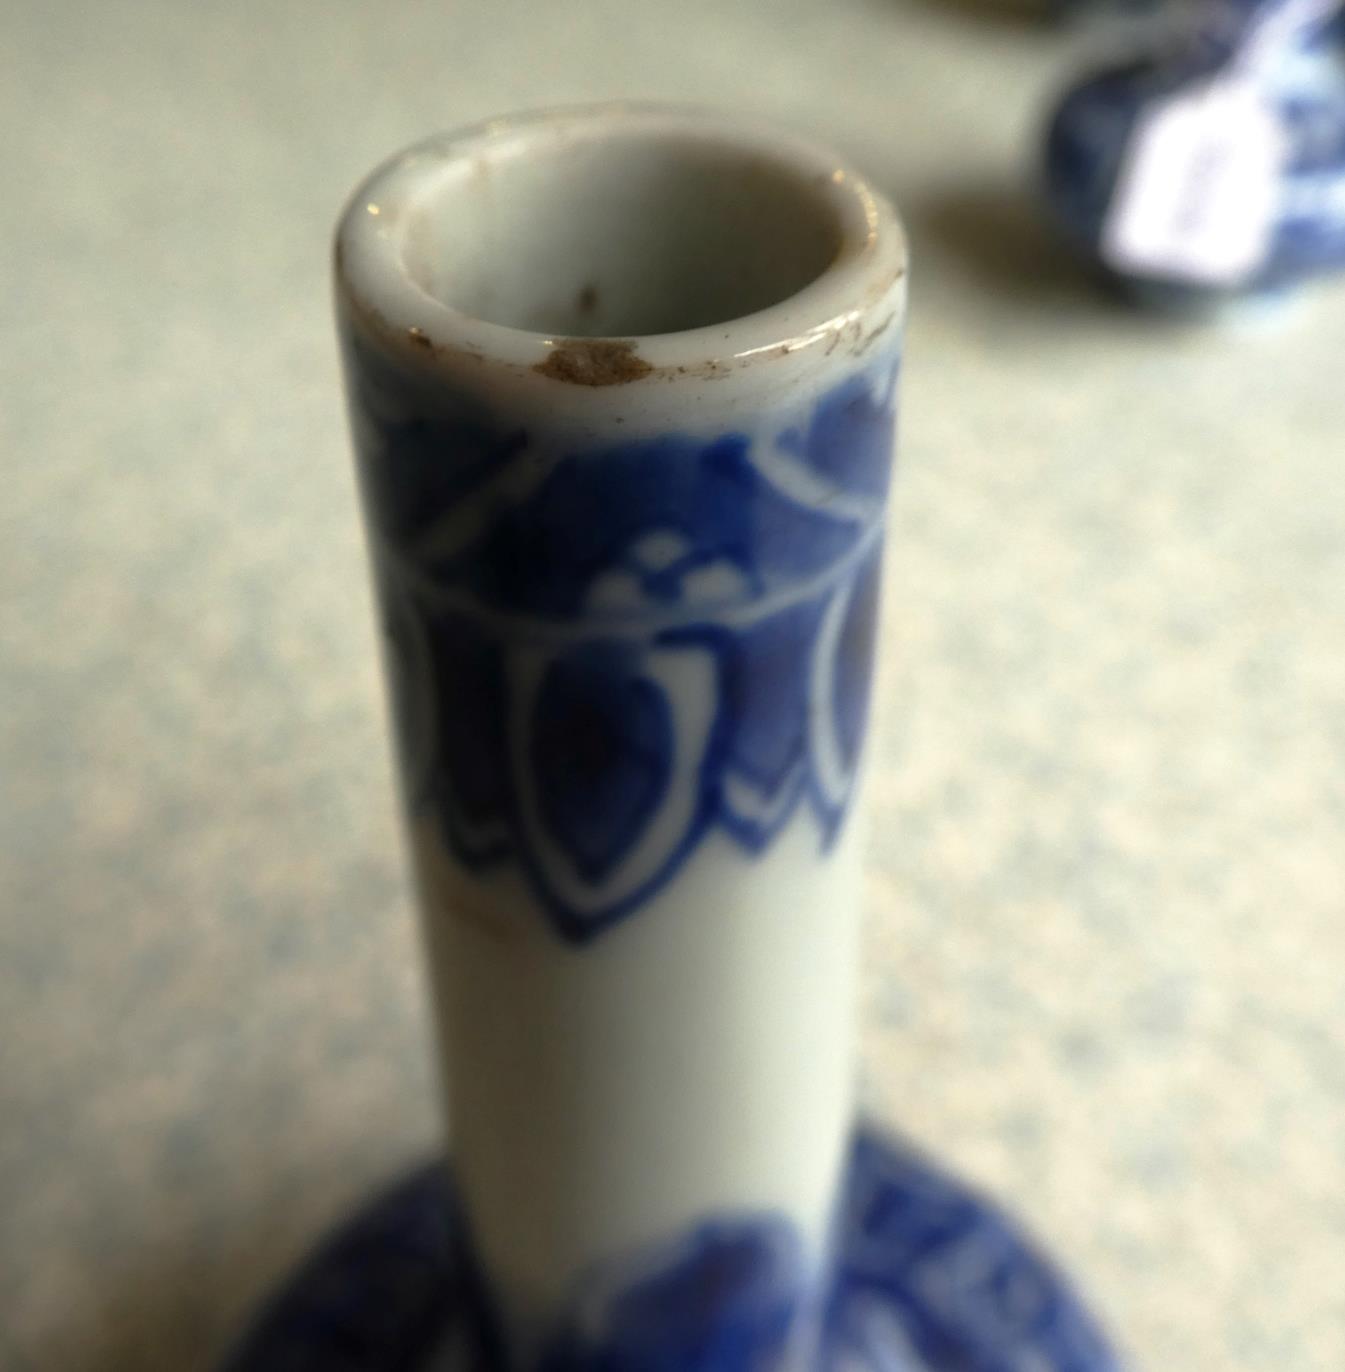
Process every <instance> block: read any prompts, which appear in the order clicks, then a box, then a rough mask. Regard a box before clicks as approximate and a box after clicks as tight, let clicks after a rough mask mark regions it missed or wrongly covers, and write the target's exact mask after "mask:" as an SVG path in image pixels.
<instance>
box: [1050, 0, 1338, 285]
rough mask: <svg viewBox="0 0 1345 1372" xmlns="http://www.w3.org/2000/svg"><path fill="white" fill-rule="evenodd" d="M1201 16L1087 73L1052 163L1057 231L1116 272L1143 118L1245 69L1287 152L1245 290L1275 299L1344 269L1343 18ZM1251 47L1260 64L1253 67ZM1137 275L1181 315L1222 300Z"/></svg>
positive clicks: (1247, 12)
mask: <svg viewBox="0 0 1345 1372" xmlns="http://www.w3.org/2000/svg"><path fill="white" fill-rule="evenodd" d="M1197 13H1198V15H1199V22H1197V23H1196V24H1194V25H1192V26H1190V27H1188V28H1186V29H1184V30H1181V31H1176V32H1169V31H1166V21H1165V20H1159V21H1156V22H1155V26H1154V27H1155V29H1156V30H1157V32H1156V36H1155V39H1154V41H1153V44H1152V46H1151V47H1150V48H1149V49H1148V50H1146V51H1143V52H1140V53H1137V54H1135V55H1133V56H1130V57H1127V58H1126V59H1124V60H1121V61H1117V62H1116V63H1114V64H1112V65H1110V66H1107V67H1104V68H1102V69H1100V70H1097V71H1094V72H1091V73H1089V74H1088V75H1086V76H1084V77H1082V78H1081V79H1080V80H1078V81H1077V82H1076V83H1075V84H1074V85H1073V86H1072V87H1071V88H1070V89H1069V90H1068V91H1067V92H1066V93H1065V94H1064V95H1063V96H1062V97H1061V99H1060V101H1059V102H1058V104H1057V106H1056V109H1055V111H1054V113H1053V115H1052V118H1051V120H1050V124H1049V127H1048V130H1047V135H1046V145H1045V161H1044V169H1045V192H1046V197H1047V201H1048V203H1049V205H1050V207H1051V209H1052V211H1053V213H1054V215H1055V217H1056V219H1057V220H1058V222H1059V223H1060V224H1061V226H1062V227H1063V228H1064V230H1065V231H1066V233H1067V234H1068V235H1069V236H1070V238H1072V239H1073V241H1074V242H1075V243H1076V245H1077V246H1078V247H1079V248H1080V250H1081V251H1082V252H1083V253H1084V254H1086V255H1087V256H1090V257H1092V258H1094V259H1096V260H1097V261H1098V262H1099V263H1100V264H1101V265H1102V266H1103V267H1104V268H1107V269H1108V270H1111V267H1110V264H1109V263H1108V262H1107V260H1106V255H1105V252H1104V250H1103V247H1102V239H1103V234H1104V229H1105V225H1106V222H1107V217H1108V214H1109V212H1110V210H1111V208H1112V202H1113V198H1114V195H1115V192H1116V190H1117V187H1118V184H1119V182H1120V180H1121V176H1122V170H1123V166H1124V164H1125V160H1126V157H1127V154H1128V152H1129V150H1130V148H1131V146H1132V143H1133V140H1134V138H1135V136H1136V134H1137V132H1138V129H1139V127H1140V125H1141V121H1142V119H1143V117H1144V115H1145V114H1146V112H1147V111H1150V110H1152V109H1154V108H1156V107H1157V106H1159V105H1160V104H1162V103H1163V102H1166V101H1168V100H1171V99H1172V98H1173V97H1175V96H1178V95H1180V94H1182V93H1184V92H1188V91H1196V90H1198V89H1201V88H1202V87H1203V86H1205V85H1206V84H1207V83H1208V82H1210V81H1212V80H1215V79H1219V78H1222V77H1224V76H1226V75H1228V74H1229V73H1231V72H1232V71H1233V69H1234V68H1235V67H1239V68H1240V70H1241V72H1242V79H1248V80H1251V81H1253V82H1254V83H1255V85H1256V87H1257V89H1258V90H1259V92H1260V94H1261V96H1262V98H1263V99H1264V101H1265V104H1266V107H1267V108H1268V110H1269V111H1270V112H1271V114H1272V116H1273V118H1274V120H1275V122H1276V124H1277V125H1278V127H1279V130H1280V132H1281V134H1282V137H1283V141H1284V148H1285V152H1284V157H1283V162H1282V165H1281V169H1280V178H1279V184H1278V187H1277V196H1276V199H1277V212H1276V215H1275V219H1274V223H1273V226H1272V231H1271V233H1270V237H1269V242H1268V245H1267V247H1266V250H1265V253H1264V256H1263V259H1262V260H1261V262H1260V263H1259V265H1258V266H1257V267H1256V268H1255V269H1254V270H1253V271H1252V272H1251V273H1250V274H1249V275H1248V277H1247V278H1246V279H1245V280H1243V281H1241V282H1239V283H1237V289H1238V290H1240V291H1248V292H1256V291H1270V290H1275V289H1278V288H1280V287H1283V286H1286V285H1289V284H1291V283H1293V282H1296V281H1299V280H1301V279H1303V278H1305V277H1308V276H1311V275H1314V274H1317V273H1320V272H1325V271H1331V270H1336V269H1340V268H1345V8H1342V6H1341V4H1340V3H1339V0H1323V3H1322V4H1320V5H1316V4H1313V3H1311V0H1309V2H1308V3H1304V0H1202V4H1201V5H1200V6H1199V7H1198V11H1197ZM1268 35H1273V36H1269V37H1268ZM1254 43H1255V44H1258V45H1260V47H1259V53H1260V55H1259V56H1258V59H1257V60H1256V61H1255V63H1251V64H1248V63H1247V62H1246V60H1245V59H1246V54H1247V53H1248V51H1249V50H1250V47H1251V45H1252V44H1254ZM1130 275H1133V276H1134V279H1135V284H1137V285H1140V286H1144V287H1146V288H1153V287H1157V288H1159V290H1160V291H1161V292H1162V293H1163V295H1161V296H1160V297H1158V298H1167V299H1169V300H1171V301H1172V302H1173V303H1177V304H1180V303H1182V302H1183V301H1184V300H1191V301H1199V300H1201V299H1202V298H1208V297H1211V296H1217V295H1219V294H1222V293H1225V292H1223V291H1222V290H1221V289H1220V288H1215V287H1211V286H1207V285H1203V284H1193V283H1189V282H1186V281H1183V280H1181V279H1179V278H1178V277H1176V276H1163V275H1160V274H1155V275H1153V276H1145V277H1140V276H1138V275H1137V274H1134V273H1130Z"/></svg>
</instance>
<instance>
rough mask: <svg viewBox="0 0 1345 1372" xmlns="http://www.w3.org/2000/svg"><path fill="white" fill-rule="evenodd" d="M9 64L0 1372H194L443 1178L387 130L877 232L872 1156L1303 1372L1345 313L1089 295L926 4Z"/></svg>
mask: <svg viewBox="0 0 1345 1372" xmlns="http://www.w3.org/2000/svg"><path fill="white" fill-rule="evenodd" d="M4 28H5V41H4V43H3V45H0V128H3V129H4V130H5V134H4V137H3V139H0V162H2V164H3V170H4V185H5V195H4V197H3V198H0V245H3V247H2V251H0V302H2V303H3V313H2V314H0V319H3V324H2V325H0V463H3V493H4V494H3V500H0V589H2V591H3V603H4V616H3V631H2V632H0V702H2V703H3V709H0V822H2V824H3V830H2V832H3V835H4V844H3V853H2V854H0V1213H2V1214H3V1223H2V1224H0V1310H3V1312H4V1315H3V1318H2V1319H0V1367H3V1368H5V1369H6V1372H8V1370H9V1369H11V1368H12V1369H15V1372H18V1369H29V1368H35V1369H42V1372H52V1370H53V1369H58V1370H59V1372H66V1369H69V1370H70V1372H85V1370H86V1369H109V1372H110V1369H124V1368H131V1367H134V1368H137V1369H142V1372H159V1370H160V1369H163V1370H165V1372H166V1370H167V1369H180V1368H186V1367H193V1366H201V1365H204V1364H205V1363H206V1362H207V1361H208V1359H209V1358H210V1356H211V1355H212V1354H213V1353H214V1352H215V1351H216V1350H217V1349H218V1348H219V1346H220V1344H221V1341H222V1340H224V1339H225V1338H227V1336H228V1333H229V1331H230V1330H231V1329H232V1328H233V1327H234V1326H235V1325H236V1322H237V1320H238V1319H239V1318H240V1316H241V1314H242V1312H243V1311H244V1310H246V1309H247V1308H248V1306H249V1305H250V1303H251V1302H252V1301H253V1300H254V1298H256V1297H257V1295H258V1294H259V1293H260V1292H262V1291H263V1290H265V1289H266V1288H267V1287H268V1286H269V1285H270V1284H271V1283H272V1282H273V1281H274V1280H275V1278H276V1277H277V1275H278V1274H279V1273H281V1272H282V1271H283V1270H284V1269H285V1268H286V1267H287V1265H288V1264H289V1263H290V1262H291V1261H292V1260H293V1258H294V1257H295V1256H296V1255H297V1254H298V1253H299V1252H300V1251H301V1250H302V1249H303V1248H304V1247H305V1245H306V1244H307V1243H308V1242H309V1241H310V1240H311V1239H312V1238H313V1236H314V1235H315V1234H317V1233H318V1232H319V1231H320V1230H321V1228H322V1227H323V1226H324V1225H325V1224H326V1223H328V1222H329V1221H330V1220H331V1219H333V1218H334V1217H335V1216H337V1215H338V1214H340V1213H341V1212H342V1211H343V1210H344V1209H345V1208H346V1207H347V1206H348V1205H349V1204H350V1203H351V1202H352V1201H353V1200H354V1198H356V1197H357V1196H359V1195H361V1194H362V1193H363V1192H364V1191H365V1190H366V1188H367V1187H368V1186H369V1185H370V1184H371V1183H372V1182H373V1181H374V1180H375V1179H378V1178H382V1177H384V1176H386V1175H388V1174H389V1173H390V1172H392V1171H394V1170H395V1169H396V1168H398V1167H399V1166H400V1165H401V1164H402V1163H403V1162H405V1161H406V1160H408V1159H410V1158H411V1157H413V1156H415V1155H417V1154H419V1153H420V1152H422V1151H423V1150H425V1149H426V1148H428V1147H429V1146H430V1144H431V1141H432V1139H433V1137H434V1130H435V1114H434V1106H433V1100H432V1070H431V1067H430V1064H429V1060H428V1054H427V1050H426V1040H425V1007H424V996H423V988H422V983H421V978H420V973H419V970H418V966H417V962H416V942H415V929H414V923H413V921H412V918H411V915H410V913H409V908H408V903H407V896H406V889H405V883H404V880H403V874H402V866H401V860H400V855H399V852H398V840H397V833H396V828H395V825H394V823H393V817H392V816H393V811H392V802H391V791H390V783H389V770H388V764H387V760H386V753H385V748H384V742H383V734H382V716H381V702H380V699H379V692H378V681H377V676H376V670H375V666H374V659H373V638H372V633H371V628H370V616H369V606H368V600H367V596H366V591H365V586H364V568H363V563H362V553H361V547H360V541H359V530H358V526H357V522H356V517H355V510H354V501H353V491H352V483H351V479H350V475H349V461H348V457H347V452H346V441H345V435H344V432H343V429H342V419H341V414H340V408H339V400H338V390H337V381H336V374H335V361H334V355H333V346H332V342H331V336H330V328H329V323H328V318H327V299H326V290H327V283H326V275H325V271H326V264H325V245H326V237H327V233H328V229H329V225H330V223H331V221H332V219H333V217H334V215H335V212H336V209H337V206H338V203H339V201H340V200H341V198H342V197H343V195H344V193H345V191H346V190H347V188H348V187H349V186H350V185H351V184H352V183H353V181H354V179H355V178H356V177H357V176H358V175H359V174H361V173H362V172H363V171H364V170H365V169H366V168H367V167H368V166H369V165H370V164H371V163H372V162H373V161H375V160H376V159H377V158H379V157H381V156H382V155H383V154H385V153H386V152H387V151H389V150H390V149H392V148H395V147H397V146H398V145H400V144H402V143H405V142H407V141H409V140H410V139H412V138H414V137H416V136H418V135H420V134H421V133H423V132H425V131H426V130H429V129H433V128H435V127H439V126H445V125H451V124H455V123H458V122H462V121H464V120H467V119H471V118H476V117H479V116H481V115H485V114H488V113H493V112H496V111H498V110H502V109H507V108H510V107H516V106H527V105H538V104H543V103H553V102H556V101H563V100H574V99H585V98H592V97H606V96H616V95H623V94H629V93H632V92H634V93H639V94H644V95H654V96H660V97H668V98H677V99H694V100H708V101H713V102H717V103H720V104H727V105H731V106H738V107H744V108H747V109H751V110H755V111H758V112H761V113H764V114H767V115H772V116H775V117H776V118H778V119H783V120H785V121H786V122H789V123H792V124H795V125H798V126H799V127H802V128H805V129H808V130H811V131H812V132H814V133H815V134H818V135H820V136H822V137H823V138H826V139H829V140H831V141H833V142H835V143H837V144H839V145H841V146H842V147H844V149H845V150H846V152H847V153H848V154H849V155H850V156H852V157H853V158H854V159H855V160H857V161H859V162H860V163H862V164H864V165H866V166H867V167H869V168H870V169H871V171H872V172H873V174H874V176H875V177H876V179H878V180H879V181H880V182H882V183H883V184H884V185H885V186H886V187H887V188H888V189H890V190H891V191H892V192H893V194H894V195H895V196H896V198H897V199H898V200H899V201H900V203H901V205H902V207H903V209H904V211H905V213H906V216H907V218H908V220H909V222H910V226H911V230H912V236H913V239H914V245H915V254H916V273H915V294H914V305H913V308H914V315H913V324H912V328H911V335H910V353H909V365H908V368H907V373H906V381H905V385H906V391H905V397H906V418H905V432H904V440H903V465H904V471H903V478H902V481H901V484H900V487H899V491H898V501H897V512H896V516H895V529H894V543H893V547H894V556H893V558H892V561H891V568H890V577H891V580H890V590H891V595H890V596H889V600H888V607H887V615H888V624H887V628H888V643H889V654H888V659H887V665H886V668H885V676H884V696H885V699H886V702H887V707H888V725H887V730H886V734H885V737H884V738H883V740H882V742H881V743H880V745H879V752H878V757H877V768H876V774H875V795H874V801H875V805H874V808H875V812H876V813H875V818H876V823H875V836H874V852H873V879H872V884H871V922H870V945H869V958H868V969H869V970H868V996H867V1003H866V1007H865V1013H866V1052H867V1061H868V1068H869V1071H868V1076H869V1089H870V1094H871V1096H872V1098H873V1101H874V1102H875V1104H876V1105H878V1106H880V1107H881V1108H882V1109H883V1111H884V1112H885V1113H887V1114H888V1115H890V1116H891V1117H892V1118H893V1119H896V1120H899V1121H901V1122H903V1123H904V1124H905V1125H906V1127H907V1128H908V1129H909V1130H910V1131H911V1132H912V1133H913V1134H914V1135H915V1136H916V1137H917V1138H919V1139H921V1140H923V1141H926V1142H928V1143H930V1144H932V1145H933V1146H935V1147H936V1148H938V1149H939V1150H940V1151H941V1152H942V1153H944V1154H945V1156H947V1157H949V1158H950V1159H952V1160H954V1161H955V1162H956V1164H957V1165H958V1166H960V1167H961V1168H963V1169H964V1170H965V1171H966V1172H967V1173H969V1174H970V1175H971V1176H973V1177H974V1178H976V1179H977V1180H979V1181H980V1182H982V1183H984V1184H986V1185H988V1186H990V1187H992V1188H994V1189H995V1190H996V1191H997V1192H998V1193H1000V1194H1001V1195H1003V1196H1005V1197H1006V1198H1008V1199H1009V1200H1010V1201H1011V1202H1013V1203H1015V1204H1016V1205H1017V1206H1018V1207H1019V1208H1021V1209H1022V1210H1024V1211H1025V1212H1026V1213H1027V1214H1028V1215H1029V1216H1030V1218H1031V1220H1032V1222H1033V1224H1034V1225H1035V1227H1036V1228H1037V1230H1038V1231H1039V1232H1040V1233H1041V1234H1042V1235H1043V1236H1045V1237H1046V1238H1047V1239H1048V1240H1049V1241H1050V1242H1051V1243H1052V1244H1054V1246H1055V1247H1056V1248H1057V1250H1058V1251H1059V1252H1060V1253H1061V1254H1062V1255H1063V1256H1064V1257H1065V1258H1066V1259H1068V1261H1069V1262H1070V1263H1071V1264H1072V1266H1073V1267H1074V1268H1075V1270H1076V1271H1077V1272H1078V1274H1079V1275H1080V1277H1081V1278H1082V1279H1083V1280H1084V1281H1085V1282H1086V1283H1087V1284H1088V1286H1089V1287H1090V1288H1091V1290H1092V1292H1093V1293H1094V1296H1095V1298H1096V1300H1097V1301H1098V1303H1099V1304H1100V1306H1101V1307H1102V1309H1103V1310H1104V1312H1105V1313H1106V1315H1107V1316H1108V1317H1109V1319H1110V1321H1111V1323H1112V1325H1113V1326H1114V1328H1115V1329H1116V1330H1117V1331H1118V1333H1119V1334H1120V1336H1121V1338H1122V1340H1123V1342H1124V1343H1125V1344H1126V1345H1127V1346H1128V1347H1129V1349H1130V1350H1131V1352H1132V1354H1133V1356H1134V1357H1135V1359H1136V1361H1137V1363H1139V1364H1140V1365H1141V1366H1143V1367H1145V1368H1148V1369H1152V1372H1175V1370H1176V1369H1181V1372H1203V1370H1204V1369H1210V1372H1223V1370H1224V1369H1230V1370H1233V1372H1339V1369H1340V1368H1341V1367H1345V1283H1342V1279H1341V1277H1342V1272H1343V1271H1345V1028H1343V1027H1342V1026H1345V616H1343V614H1342V600H1343V599H1345V476H1342V464H1343V463H1345V439H1343V438H1342V434H1343V433H1345V384H1343V383H1342V369H1341V364H1340V358H1341V357H1342V355H1345V354H1343V353H1342V349H1343V348H1345V293H1343V292H1342V290H1341V289H1340V288H1339V287H1333V288H1329V289H1325V290H1322V291H1320V292H1318V293H1317V294H1315V295H1313V296H1311V297H1309V298H1306V299H1305V300H1304V301H1303V303H1302V305H1301V306H1300V307H1299V308H1298V309H1297V310H1296V311H1295V312H1294V313H1292V314H1290V315H1289V316H1287V317H1286V318H1284V319H1282V320H1279V321H1272V322H1269V323H1266V324H1263V325H1257V326H1251V325H1243V326H1239V327H1237V328H1235V329H1233V330H1215V331H1202V330H1193V329H1189V328H1181V327H1175V326H1172V325H1165V324H1161V323H1157V322H1153V321H1150V320H1146V319H1144V318H1142V317H1137V316H1134V315H1131V314H1128V313H1126V312H1125V311H1123V310H1121V309H1119V308H1117V307H1114V306H1111V305H1109V304H1107V303H1106V302H1105V301H1103V300H1101V299H1099V298H1097V297H1095V296H1094V295H1092V294H1091V293H1090V292H1089V290H1088V289H1087V288H1086V286H1085V285H1084V283H1082V282H1081V281H1080V280H1079V279H1078V277H1077V276H1076V275H1075V274H1074V272H1073V271H1072V270H1070V269H1068V268H1067V267H1066V266H1063V265H1061V264H1059V263H1058V262H1057V261H1056V260H1055V257H1054V255H1053V252H1052V249H1051V246H1050V244H1049V243H1048V242H1047V241H1045V240H1044V239H1043V238H1042V237H1041V235H1040V233H1039V231H1038V230H1037V229H1036V227H1035V225H1034V222H1033V220H1032V218H1031V216H1030V214H1029V212H1028V211H1027V210H1026V209H1025V208H1024V206H1023V205H1022V204H1021V203H1020V202H1019V201H1018V199H1017V198H1016V197H1015V195H1014V193H1013V189H1012V188H1013V187H1014V185H1015V182H1016V180H1017V178H1018V173H1019V171H1020V169H1021V168H1022V166H1023V165H1024V163H1025V160H1026V148H1027V142H1028V138H1029V135H1030V131H1031V129H1032V128H1033V125H1034V121H1035V119H1036V116H1037V112H1038V110H1039V109H1040V107H1041V105H1042V103H1043V101H1044V99H1045V95H1046V92H1047V90H1048V89H1049V87H1050V85H1051V83H1052V81H1053V80H1054V79H1055V77H1056V75H1057V74H1058V73H1059V72H1060V70H1061V66H1060V64H1061V61H1062V58H1063V54H1064V49H1063V48H1062V46H1061V42H1060V40H1058V39H1056V38H1053V37H1052V36H1051V35H1049V34H1047V33H1044V32H1040V31H1033V30H1031V29H1023V28H1017V27H1014V26H1012V25H1010V24H1008V23H1005V22H999V21H996V20H995V19H993V18H992V17H989V16H988V15H986V14H985V13H977V12H974V11H972V10H969V9H965V8H961V7H956V6H946V5H941V4H939V3H937V0H925V3H921V0H910V3H907V4H901V3H896V0H835V3H829V4H823V3H817V2H816V0H792V2H790V3H777V4H773V5H766V4H755V3H753V4H749V3H745V2H741V0H740V3H736V4H732V5H719V4H711V3H708V0H695V3H692V2H691V0H683V2H682V3H680V4H678V5H676V6H670V5H665V4H643V3H633V2H632V0H626V3H621V4H617V3H607V2H606V0H604V2H603V3H595V4H591V5H588V6H525V5H522V4H520V5H517V6H502V5H496V4H491V3H488V2H487V0H473V3H466V0H457V2H456V3H454V4H451V5H450V4H447V3H444V4H440V5H437V6H435V5H430V4H415V5H406V6H398V7H395V9H394V7H390V6H383V5H373V4H363V5H356V4H353V3H352V4H346V5H333V4H320V3H317V0H310V2H308V3H293V4H287V5H275V4H271V3H264V2H263V0H242V2H240V3H235V4H232V5H228V6H185V5H179V4H172V3H167V0H165V2H164V3H161V4H146V3H138V4H132V3H127V4H122V5H106V4H97V5H95V4H75V3H67V4H63V5H60V6H56V5H45V4H39V3H37V2H36V0H32V2H31V3H23V0H19V2H18V3H13V2H12V3H10V4H9V5H8V6H7V7H6V9H5V14H4ZM936 124H937V125H939V126H941V127H942V128H943V130H944V132H943V133H942V134H941V135H940V137H939V138H938V139H937V140H935V139H933V138H932V137H931V136H930V134H929V132H928V131H929V130H931V129H932V128H934V127H935V125H936Z"/></svg>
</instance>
